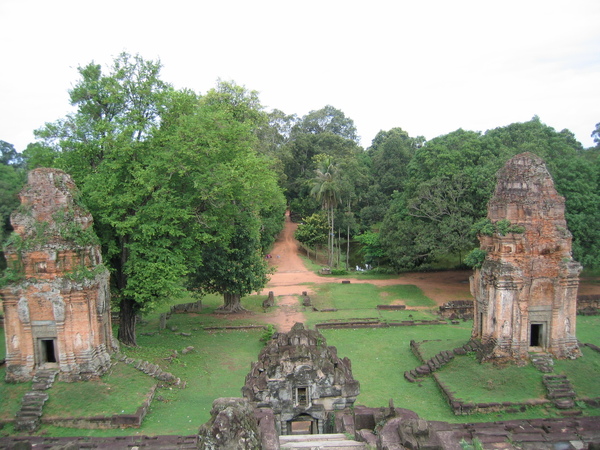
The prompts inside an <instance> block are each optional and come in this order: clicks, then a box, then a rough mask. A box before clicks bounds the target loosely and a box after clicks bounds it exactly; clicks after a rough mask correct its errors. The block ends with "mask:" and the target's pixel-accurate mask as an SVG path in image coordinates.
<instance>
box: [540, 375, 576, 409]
mask: <svg viewBox="0 0 600 450" xmlns="http://www.w3.org/2000/svg"><path fill="white" fill-rule="evenodd" d="M543 382H544V385H545V386H546V390H547V391H548V393H547V394H546V397H547V398H548V399H549V400H552V402H553V403H554V406H556V408H558V409H560V410H573V408H575V397H577V394H575V391H574V390H573V386H572V385H571V382H570V381H569V380H568V378H567V376H566V375H544V379H543ZM579 412H580V413H581V411H579ZM572 415H576V411H572Z"/></svg>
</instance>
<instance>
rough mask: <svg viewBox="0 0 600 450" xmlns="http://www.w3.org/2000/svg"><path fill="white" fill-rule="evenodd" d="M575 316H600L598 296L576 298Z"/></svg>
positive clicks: (599, 299) (599, 298)
mask: <svg viewBox="0 0 600 450" xmlns="http://www.w3.org/2000/svg"><path fill="white" fill-rule="evenodd" d="M577 314H579V315H581V316H597V315H598V314H600V295H579V296H578V297H577Z"/></svg>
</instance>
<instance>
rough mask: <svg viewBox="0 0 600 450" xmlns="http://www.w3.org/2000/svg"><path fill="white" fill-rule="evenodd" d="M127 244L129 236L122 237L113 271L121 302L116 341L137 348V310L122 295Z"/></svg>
mask: <svg viewBox="0 0 600 450" xmlns="http://www.w3.org/2000/svg"><path fill="white" fill-rule="evenodd" d="M128 242H129V236H123V237H122V238H121V240H120V246H121V253H120V254H119V256H118V258H117V264H116V271H115V281H116V284H117V291H118V292H119V293H120V294H121V300H120V301H119V332H118V333H117V339H118V340H119V341H120V342H122V343H123V344H125V345H130V346H133V347H137V341H136V339H135V320H136V318H135V316H136V314H137V311H138V308H137V305H136V303H135V301H134V300H133V299H132V298H131V297H125V296H123V294H122V292H123V290H124V289H125V287H126V286H127V275H126V274H125V270H124V267H125V265H126V263H127V259H128V256H129V252H128V251H127V243H128Z"/></svg>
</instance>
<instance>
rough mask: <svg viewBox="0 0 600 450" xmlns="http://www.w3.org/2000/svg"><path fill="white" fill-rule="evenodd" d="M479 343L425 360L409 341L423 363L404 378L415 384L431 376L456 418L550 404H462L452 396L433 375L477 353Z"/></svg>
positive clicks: (545, 401) (537, 401)
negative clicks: (462, 358)
mask: <svg viewBox="0 0 600 450" xmlns="http://www.w3.org/2000/svg"><path fill="white" fill-rule="evenodd" d="M423 342H427V341H423ZM479 345H480V344H479V343H478V342H477V341H469V342H468V343H466V344H465V345H463V346H462V347H457V348H455V349H453V350H449V351H442V352H440V353H438V354H437V355H435V356H434V357H433V358H429V359H427V360H426V359H425V357H424V356H423V354H422V353H421V349H420V343H419V342H416V341H414V340H412V341H410V348H411V350H412V352H413V354H414V355H415V356H416V357H417V358H418V359H419V360H420V361H421V362H422V363H423V365H421V366H419V367H417V368H415V369H413V370H410V371H407V372H405V373H404V378H405V379H406V380H407V381H410V382H411V383H415V382H416V381H417V379H418V378H419V377H424V376H427V375H431V376H432V377H433V379H434V380H435V382H436V384H437V385H438V387H439V389H440V391H441V393H442V395H443V396H444V398H445V399H446V400H447V401H448V404H449V405H450V407H451V408H452V412H453V413H454V414H455V415H457V416H464V415H469V414H476V413H482V414H490V413H496V412H507V413H516V412H519V411H520V412H523V411H525V410H526V409H527V408H528V407H531V406H539V405H545V404H548V403H552V402H551V401H550V400H548V399H530V400H526V401H524V402H489V403H472V402H464V401H462V400H461V399H458V398H456V397H455V396H454V393H453V392H452V391H451V390H450V388H449V387H448V386H447V385H446V384H445V383H444V382H443V381H441V380H440V379H439V377H438V374H437V373H435V372H436V371H437V370H439V369H440V368H441V367H442V366H443V365H444V364H446V363H448V362H449V361H451V360H452V359H454V357H455V356H463V355H466V354H467V353H468V352H477V351H478V350H479V348H480V347H479Z"/></svg>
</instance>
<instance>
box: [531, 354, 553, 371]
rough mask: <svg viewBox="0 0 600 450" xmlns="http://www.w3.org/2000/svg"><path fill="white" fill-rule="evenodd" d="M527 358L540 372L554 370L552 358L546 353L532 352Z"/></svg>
mask: <svg viewBox="0 0 600 450" xmlns="http://www.w3.org/2000/svg"><path fill="white" fill-rule="evenodd" d="M529 359H530V360H531V363H532V364H533V366H534V367H535V368H536V369H537V370H539V371H540V372H542V373H552V372H554V360H553V359H552V356H550V355H548V354H547V353H533V354H531V355H530V357H529Z"/></svg>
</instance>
